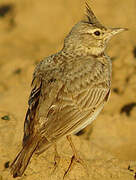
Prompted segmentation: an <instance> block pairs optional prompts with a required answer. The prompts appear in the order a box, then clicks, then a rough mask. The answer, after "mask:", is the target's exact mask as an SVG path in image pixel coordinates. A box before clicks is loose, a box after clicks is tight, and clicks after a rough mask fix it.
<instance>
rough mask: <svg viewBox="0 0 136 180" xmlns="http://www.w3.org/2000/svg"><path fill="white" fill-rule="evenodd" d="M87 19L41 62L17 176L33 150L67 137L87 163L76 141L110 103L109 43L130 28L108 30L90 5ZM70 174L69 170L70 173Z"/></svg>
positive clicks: (13, 168)
mask: <svg viewBox="0 0 136 180" xmlns="http://www.w3.org/2000/svg"><path fill="white" fill-rule="evenodd" d="M86 9H87V19H86V20H82V21H80V22H78V23H77V24H76V25H75V26H74V27H73V28H72V30H71V32H70V33H69V34H68V36H67V37H66V38H65V40H64V46H63V49H62V50H61V51H60V52H58V53H56V54H54V55H51V56H49V57H47V58H45V59H44V60H43V61H41V62H40V63H39V64H38V65H37V67H36V69H35V71H34V75H33V81H32V92H31V94H30V97H29V101H28V103H29V108H28V111H27V113H26V118H25V123H24V138H23V145H22V146H23V147H22V150H21V151H20V152H19V154H18V155H17V157H16V158H15V160H14V161H13V163H12V165H11V172H12V174H13V177H17V176H22V174H23V173H24V171H25V169H26V167H27V165H28V163H29V161H30V158H31V157H32V155H33V153H38V154H40V153H42V152H43V151H45V150H46V149H48V148H49V147H50V146H52V145H53V144H55V143H56V142H57V141H58V140H59V139H60V138H61V137H63V136H66V137H67V139H68V140H69V142H70V145H71V147H72V150H73V153H74V156H73V157H72V160H71V164H70V166H69V168H68V170H70V169H71V165H72V162H73V160H76V161H78V162H80V163H82V161H81V159H80V158H79V157H78V156H77V153H76V150H75V147H74V145H73V143H72V141H71V137H70V136H71V134H75V133H77V132H78V131H80V130H81V129H83V128H84V127H86V126H87V125H88V124H90V123H91V122H92V121H93V120H94V119H95V118H96V117H97V115H98V114H99V113H100V111H101V110H102V108H103V106H104V104H105V103H106V102H107V100H108V97H109V94H110V88H111V60H110V58H109V57H108V56H107V55H106V54H105V48H106V46H107V43H108V41H109V40H110V39H111V38H112V36H114V35H115V34H117V33H119V32H121V31H124V30H125V28H106V27H105V26H103V25H102V24H101V23H100V22H99V21H98V20H97V18H96V17H95V15H94V13H93V12H92V10H91V8H90V7H89V5H88V4H86ZM67 172H68V171H67Z"/></svg>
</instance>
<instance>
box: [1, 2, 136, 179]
mask: <svg viewBox="0 0 136 180" xmlns="http://www.w3.org/2000/svg"><path fill="white" fill-rule="evenodd" d="M88 2H89V4H90V5H91V7H92V9H93V11H94V12H95V14H96V16H97V17H98V19H99V20H100V22H102V23H103V24H104V25H105V26H108V27H125V28H128V29H129V31H127V32H124V33H121V34H119V35H117V36H116V37H114V38H113V39H112V40H111V42H110V43H109V46H108V48H107V53H108V55H109V56H110V57H111V59H112V62H113V73H112V93H111V97H110V100H109V102H108V103H107V105H106V106H105V108H104V110H103V111H102V113H101V114H100V115H99V117H98V118H97V120H96V121H95V122H94V123H93V125H91V126H88V127H87V128H86V129H85V130H83V131H82V132H80V133H78V134H77V136H81V139H83V140H85V141H86V142H87V143H88V146H89V143H90V142H91V143H94V144H95V145H96V146H98V147H99V148H101V149H103V151H105V152H110V153H111V154H112V155H113V156H114V157H116V158H118V159H121V160H132V161H135V160H136V140H135V139H136V138H135V137H136V1H135V0H125V1H124V0H120V1H118V0H111V1H109V0H101V1H98V0H93V1H92V0H91V1H88ZM84 14H85V5H84V0H74V1H73V0H55V1H50V0H46V1H44V0H38V1H37V0H1V1H0V162H1V163H0V172H1V173H0V180H3V179H8V178H7V177H8V175H7V174H8V173H7V171H6V168H7V167H8V166H9V164H10V162H11V159H12V160H13V158H14V157H15V154H16V153H17V151H18V150H19V149H20V147H21V140H22V136H23V123H24V117H25V113H26V110H27V100H28V96H29V94H30V90H31V89H30V84H31V80H32V74H33V71H34V67H35V66H36V64H37V63H38V62H39V61H40V60H42V59H43V58H44V57H46V56H49V55H51V54H53V53H55V52H57V51H59V50H60V49H61V48H62V46H63V40H64V38H65V36H66V35H67V34H68V32H69V31H70V29H71V27H72V26H73V25H74V24H75V23H77V22H78V21H79V20H81V19H82V18H83V17H84ZM77 141H78V140H77ZM89 148H92V147H90V146H89ZM88 156H91V155H88ZM37 162H38V161H37ZM5 173H6V175H5ZM10 178H11V177H9V179H10ZM29 179H31V178H30V177H29ZM41 179H42V178H41ZM79 179H80V178H79Z"/></svg>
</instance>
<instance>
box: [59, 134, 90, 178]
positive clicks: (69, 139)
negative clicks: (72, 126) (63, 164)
mask: <svg viewBox="0 0 136 180" xmlns="http://www.w3.org/2000/svg"><path fill="white" fill-rule="evenodd" d="M67 140H68V141H69V144H70V146H71V149H72V151H73V156H72V158H71V162H70V165H69V167H68V169H67V170H66V172H65V174H64V176H63V179H64V178H65V176H66V175H67V174H68V173H69V172H70V171H71V170H72V168H73V166H74V164H75V162H77V163H80V164H81V165H82V166H83V167H84V168H85V169H86V170H87V166H86V164H85V163H84V161H83V160H82V159H81V158H80V157H79V156H78V154H77V151H76V148H75V146H74V144H73V142H72V139H71V135H68V136H67Z"/></svg>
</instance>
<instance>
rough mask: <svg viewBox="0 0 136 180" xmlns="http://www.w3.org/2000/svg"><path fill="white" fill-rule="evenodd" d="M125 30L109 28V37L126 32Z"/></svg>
mask: <svg viewBox="0 0 136 180" xmlns="http://www.w3.org/2000/svg"><path fill="white" fill-rule="evenodd" d="M127 30H128V29H127V28H111V29H110V33H111V35H115V34H118V33H120V32H122V31H127Z"/></svg>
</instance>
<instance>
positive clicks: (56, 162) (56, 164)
mask: <svg viewBox="0 0 136 180" xmlns="http://www.w3.org/2000/svg"><path fill="white" fill-rule="evenodd" d="M54 150H55V156H54V170H53V172H54V171H55V170H56V168H57V167H58V164H59V162H60V156H59V154H58V151H57V145H56V143H55V144H54Z"/></svg>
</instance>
